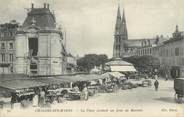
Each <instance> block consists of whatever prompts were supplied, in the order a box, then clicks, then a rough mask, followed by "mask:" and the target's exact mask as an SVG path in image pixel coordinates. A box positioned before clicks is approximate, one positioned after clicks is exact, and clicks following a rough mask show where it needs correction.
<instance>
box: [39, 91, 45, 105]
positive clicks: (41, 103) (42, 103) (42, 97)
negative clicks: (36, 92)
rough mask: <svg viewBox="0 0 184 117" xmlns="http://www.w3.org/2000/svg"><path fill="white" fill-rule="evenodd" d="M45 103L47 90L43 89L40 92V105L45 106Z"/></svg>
mask: <svg viewBox="0 0 184 117" xmlns="http://www.w3.org/2000/svg"><path fill="white" fill-rule="evenodd" d="M44 105H45V91H44V90H43V89H42V91H41V92H40V100H39V106H41V107H44Z"/></svg>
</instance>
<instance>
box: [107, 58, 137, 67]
mask: <svg viewBox="0 0 184 117" xmlns="http://www.w3.org/2000/svg"><path fill="white" fill-rule="evenodd" d="M106 65H110V66H133V65H132V64H131V63H129V62H126V61H123V60H122V59H121V58H115V59H114V60H112V61H110V62H107V63H106Z"/></svg>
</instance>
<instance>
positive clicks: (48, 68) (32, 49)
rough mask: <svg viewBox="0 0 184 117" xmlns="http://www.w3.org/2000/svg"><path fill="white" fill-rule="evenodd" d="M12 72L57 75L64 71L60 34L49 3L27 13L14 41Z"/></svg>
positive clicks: (32, 7)
mask: <svg viewBox="0 0 184 117" xmlns="http://www.w3.org/2000/svg"><path fill="white" fill-rule="evenodd" d="M15 48H16V60H15V63H14V65H15V67H14V68H15V69H14V70H15V72H16V73H18V74H27V75H59V74H62V73H63V72H64V69H65V67H64V65H65V55H66V54H65V53H66V51H65V48H64V46H63V34H62V31H61V30H60V29H59V28H57V27H56V18H55V15H54V14H53V13H52V12H51V10H50V8H49V4H46V3H44V6H43V8H34V4H32V6H31V9H30V10H29V12H28V13H27V17H26V19H25V21H24V23H23V25H22V27H21V28H20V29H19V30H18V31H17V34H16V38H15Z"/></svg>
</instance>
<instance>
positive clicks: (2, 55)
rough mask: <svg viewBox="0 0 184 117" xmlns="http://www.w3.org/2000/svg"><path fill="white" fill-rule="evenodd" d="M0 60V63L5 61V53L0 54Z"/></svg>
mask: <svg viewBox="0 0 184 117" xmlns="http://www.w3.org/2000/svg"><path fill="white" fill-rule="evenodd" d="M1 60H2V62H4V61H5V53H2V54H1Z"/></svg>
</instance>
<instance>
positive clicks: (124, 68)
mask: <svg viewBox="0 0 184 117" xmlns="http://www.w3.org/2000/svg"><path fill="white" fill-rule="evenodd" d="M110 67H111V71H118V72H136V69H135V68H134V66H110Z"/></svg>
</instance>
